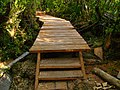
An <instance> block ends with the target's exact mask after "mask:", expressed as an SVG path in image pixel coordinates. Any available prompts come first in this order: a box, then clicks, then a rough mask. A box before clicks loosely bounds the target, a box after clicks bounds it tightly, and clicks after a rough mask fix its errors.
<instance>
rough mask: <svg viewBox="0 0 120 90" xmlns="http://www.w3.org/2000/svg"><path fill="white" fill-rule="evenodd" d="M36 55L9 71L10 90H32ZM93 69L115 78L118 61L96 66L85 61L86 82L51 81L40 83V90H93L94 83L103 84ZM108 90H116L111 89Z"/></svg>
mask: <svg viewBox="0 0 120 90" xmlns="http://www.w3.org/2000/svg"><path fill="white" fill-rule="evenodd" d="M34 58H36V55H29V56H28V57H26V58H25V59H24V60H22V61H21V62H18V63H16V64H15V65H14V66H13V67H12V68H11V70H10V73H11V76H12V78H13V81H12V83H11V87H10V90H34V79H35V66H36V60H35V59H34ZM94 67H99V68H101V69H102V70H104V71H106V72H108V73H109V74H111V75H113V76H115V77H116V74H115V70H120V61H119V60H118V61H109V62H108V63H102V64H98V63H96V62H95V60H91V59H90V60H89V61H88V60H85V68H86V73H87V77H88V79H87V80H81V79H79V78H78V79H77V80H73V81H61V82H58V81H53V82H47V83H46V82H40V84H39V88H40V90H48V88H50V89H60V90H93V87H94V86H95V84H96V82H98V83H103V82H105V81H103V80H102V79H100V78H99V77H98V76H96V75H94V74H93V73H92V70H93V68H94ZM110 90H117V89H115V88H114V87H113V89H110Z"/></svg>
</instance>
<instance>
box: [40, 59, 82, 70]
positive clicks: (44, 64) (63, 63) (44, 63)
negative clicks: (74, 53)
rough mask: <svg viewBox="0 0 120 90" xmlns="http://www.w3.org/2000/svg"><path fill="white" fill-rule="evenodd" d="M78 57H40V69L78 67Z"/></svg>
mask: <svg viewBox="0 0 120 90" xmlns="http://www.w3.org/2000/svg"><path fill="white" fill-rule="evenodd" d="M79 62H80V60H79V58H48V59H42V60H41V63H40V69H54V68H56V69H58V68H59V69H62V68H63V69H64V68H80V67H81V65H80V63H79Z"/></svg>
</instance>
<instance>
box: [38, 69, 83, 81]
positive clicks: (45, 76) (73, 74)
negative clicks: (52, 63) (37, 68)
mask: <svg viewBox="0 0 120 90" xmlns="http://www.w3.org/2000/svg"><path fill="white" fill-rule="evenodd" d="M82 77H83V74H82V72H81V70H64V71H41V72H40V75H39V80H71V79H76V78H82Z"/></svg>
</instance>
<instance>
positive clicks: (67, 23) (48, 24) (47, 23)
mask: <svg viewBox="0 0 120 90" xmlns="http://www.w3.org/2000/svg"><path fill="white" fill-rule="evenodd" d="M55 25H57V26H71V25H72V24H71V23H70V22H63V23H61V22H52V23H51V22H45V23H44V24H43V26H55Z"/></svg>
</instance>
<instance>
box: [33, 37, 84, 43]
mask: <svg viewBox="0 0 120 90" xmlns="http://www.w3.org/2000/svg"><path fill="white" fill-rule="evenodd" d="M80 41H81V42H85V41H84V39H83V38H81V37H79V38H77V37H48V38H37V39H36V41H35V42H80Z"/></svg>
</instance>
